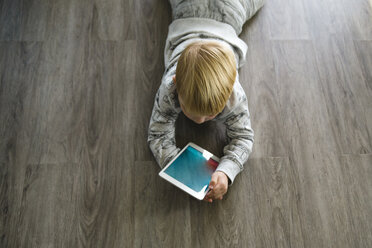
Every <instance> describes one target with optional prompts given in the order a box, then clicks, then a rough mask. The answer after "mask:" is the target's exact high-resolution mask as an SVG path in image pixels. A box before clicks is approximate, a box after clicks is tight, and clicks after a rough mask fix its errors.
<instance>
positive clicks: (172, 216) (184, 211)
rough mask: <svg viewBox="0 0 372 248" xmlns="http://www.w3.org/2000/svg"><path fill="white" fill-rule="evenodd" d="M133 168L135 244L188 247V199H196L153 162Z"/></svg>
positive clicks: (137, 245)
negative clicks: (172, 182) (161, 175)
mask: <svg viewBox="0 0 372 248" xmlns="http://www.w3.org/2000/svg"><path fill="white" fill-rule="evenodd" d="M134 168H135V173H134V175H133V176H134V178H135V179H134V181H135V200H134V202H133V203H134V211H135V212H134V214H135V223H134V247H149V246H151V247H191V245H190V244H191V242H192V239H191V233H192V232H193V230H194V229H192V227H191V223H190V201H198V200H196V199H195V200H194V199H192V200H191V199H190V198H191V197H192V196H189V195H188V194H187V193H185V192H183V191H182V190H180V189H178V188H176V187H175V186H173V185H172V184H170V183H168V182H166V181H165V180H164V179H162V178H160V177H159V176H158V173H159V171H160V168H159V166H158V165H157V164H156V162H153V161H147V162H146V161H138V162H136V163H135V166H134ZM148 203H151V204H148ZM205 204H206V203H205Z"/></svg>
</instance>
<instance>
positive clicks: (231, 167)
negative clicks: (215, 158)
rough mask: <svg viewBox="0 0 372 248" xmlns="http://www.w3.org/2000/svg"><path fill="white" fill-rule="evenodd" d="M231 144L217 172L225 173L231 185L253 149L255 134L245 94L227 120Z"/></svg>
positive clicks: (226, 148) (225, 149) (227, 130)
mask: <svg viewBox="0 0 372 248" xmlns="http://www.w3.org/2000/svg"><path fill="white" fill-rule="evenodd" d="M224 123H225V125H226V132H227V136H228V138H229V144H228V145H227V146H225V147H224V149H223V152H224V156H223V157H222V158H221V161H220V164H219V166H218V167H217V170H216V171H222V172H224V173H225V174H226V175H227V176H228V178H229V185H231V184H232V183H233V182H234V179H235V177H236V175H237V174H238V173H240V172H241V171H242V170H243V166H244V163H245V162H246V161H247V160H248V157H249V155H250V153H251V152H252V147H253V141H254V139H253V136H254V132H253V130H252V128H251V121H250V114H249V110H248V101H247V98H246V96H245V94H244V95H243V97H242V101H241V102H240V103H239V105H238V106H237V107H236V108H235V109H234V110H233V111H232V112H231V113H230V114H229V115H228V116H227V118H226V120H225V122H224Z"/></svg>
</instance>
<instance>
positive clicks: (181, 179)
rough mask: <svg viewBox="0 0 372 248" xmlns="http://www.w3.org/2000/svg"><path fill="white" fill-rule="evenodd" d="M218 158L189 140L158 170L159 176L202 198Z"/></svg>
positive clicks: (206, 191)
mask: <svg viewBox="0 0 372 248" xmlns="http://www.w3.org/2000/svg"><path fill="white" fill-rule="evenodd" d="M219 162H220V159H219V158H218V157H216V156H214V155H213V154H212V153H210V152H208V151H207V150H205V149H203V148H201V147H199V146H197V145H196V144H194V143H192V142H190V143H188V144H187V145H186V146H185V147H184V148H183V149H182V150H181V151H180V152H179V153H178V154H177V155H176V156H175V157H174V158H173V159H172V160H171V161H170V162H169V163H168V164H167V165H166V166H165V167H164V168H163V169H162V170H161V171H160V172H159V176H161V177H162V178H164V179H165V180H167V181H168V182H170V183H172V184H174V185H175V186H177V187H178V188H180V189H182V190H183V191H185V192H187V193H189V194H190V195H192V196H193V197H195V198H197V199H198V200H203V199H204V197H205V195H206V194H207V193H208V192H209V188H208V186H209V182H210V181H211V178H212V174H213V172H214V171H215V170H216V169H217V166H218V164H219Z"/></svg>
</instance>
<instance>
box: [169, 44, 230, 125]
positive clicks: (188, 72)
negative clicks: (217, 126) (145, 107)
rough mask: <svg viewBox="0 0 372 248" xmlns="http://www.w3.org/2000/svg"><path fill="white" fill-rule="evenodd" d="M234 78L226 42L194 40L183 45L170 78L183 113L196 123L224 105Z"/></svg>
mask: <svg viewBox="0 0 372 248" xmlns="http://www.w3.org/2000/svg"><path fill="white" fill-rule="evenodd" d="M235 77H236V61H235V56H234V53H233V52H232V50H231V49H229V48H228V47H227V46H226V45H224V44H222V43H220V42H217V41H197V42H193V43H191V44H189V45H188V46H186V48H185V49H184V50H183V52H182V54H181V56H180V57H179V59H178V63H177V68H176V78H174V80H175V82H176V88H177V93H178V99H179V102H180V104H181V108H182V111H183V112H184V114H185V115H186V116H187V117H189V118H190V119H191V120H193V121H195V122H196V123H203V122H204V121H207V120H210V119H213V118H214V117H215V116H216V115H217V114H218V113H220V112H221V111H222V110H223V108H224V107H225V105H226V102H227V101H228V99H229V97H230V95H231V92H232V90H233V86H234V82H235Z"/></svg>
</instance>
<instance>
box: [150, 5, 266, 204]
mask: <svg viewBox="0 0 372 248" xmlns="http://www.w3.org/2000/svg"><path fill="white" fill-rule="evenodd" d="M207 2H208V1H207V0H204V1H195V0H194V1H176V0H174V1H171V5H172V13H173V19H174V20H173V22H172V23H171V25H170V26H169V31H168V37H167V41H166V47H165V51H164V60H165V67H166V71H165V72H164V74H163V78H162V82H161V85H160V87H159V90H158V92H157V94H156V96H155V102H154V107H153V110H152V116H151V120H150V125H149V130H148V140H147V141H148V144H149V146H150V149H151V151H152V152H153V154H154V157H155V158H156V161H157V162H158V164H159V165H160V167H161V168H163V167H164V166H165V165H166V164H167V163H168V162H169V161H170V160H171V159H172V158H173V157H174V156H175V155H176V154H177V153H178V152H179V151H180V149H179V148H177V147H176V142H175V122H176V119H177V116H178V114H179V113H180V112H181V111H182V112H183V113H184V114H185V116H186V117H188V118H189V119H191V120H192V121H194V122H196V123H198V124H200V123H203V122H205V121H209V120H212V121H222V122H223V123H225V125H226V130H227V136H228V137H229V139H230V142H229V144H228V145H227V146H225V147H224V156H223V157H222V158H221V161H220V164H219V165H218V167H217V169H216V171H215V172H214V173H213V175H212V179H211V182H210V184H209V187H210V188H211V191H210V192H209V193H208V194H207V195H206V197H205V199H204V200H205V201H208V202H213V200H217V199H219V200H222V199H223V195H224V194H225V193H226V192H227V189H228V186H231V184H232V183H233V181H234V179H235V177H236V175H237V174H238V173H239V172H241V171H242V170H243V165H244V163H245V162H246V161H247V159H248V157H249V154H250V153H251V151H252V146H253V130H252V128H251V123H250V115H249V111H248V102H247V98H246V95H245V92H244V90H243V88H242V87H241V85H240V83H239V75H238V69H239V68H240V67H241V66H242V65H243V64H244V62H245V55H246V52H247V45H246V44H245V43H244V41H242V40H241V39H239V37H238V34H239V33H240V32H241V28H242V25H243V24H244V22H245V21H246V20H248V19H249V18H250V17H251V16H253V15H254V14H255V13H256V12H257V10H258V9H259V8H261V6H262V5H263V1H262V0H247V1H243V0H240V1H234V0H231V1H211V2H212V3H213V4H215V6H214V7H215V8H209V7H208V8H206V6H211V3H207ZM213 4H212V5H213ZM229 12H230V13H229ZM226 13H227V15H226ZM229 14H230V15H231V16H234V18H230V19H228V18H226V17H231V16H230V15H229ZM176 18H178V19H176Z"/></svg>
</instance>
